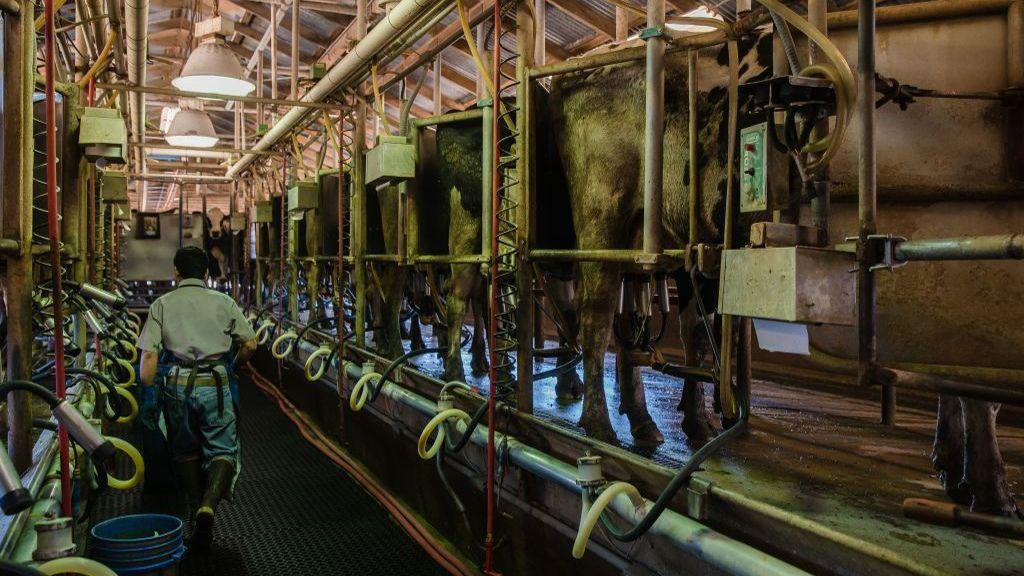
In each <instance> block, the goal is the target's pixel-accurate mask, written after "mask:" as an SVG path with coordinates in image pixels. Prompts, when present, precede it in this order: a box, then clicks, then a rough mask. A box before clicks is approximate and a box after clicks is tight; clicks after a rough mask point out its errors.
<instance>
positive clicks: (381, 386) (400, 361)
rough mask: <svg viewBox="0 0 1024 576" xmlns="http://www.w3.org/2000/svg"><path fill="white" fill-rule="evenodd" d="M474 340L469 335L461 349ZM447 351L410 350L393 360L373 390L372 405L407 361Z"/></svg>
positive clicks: (435, 348)
mask: <svg viewBox="0 0 1024 576" xmlns="http://www.w3.org/2000/svg"><path fill="white" fill-rule="evenodd" d="M472 340H473V335H472V334H469V335H467V336H466V339H465V340H463V341H462V343H461V344H459V349H460V350H461V349H463V348H465V347H466V344H469V343H470V342H471V341H472ZM447 349H448V347H447V346H435V347H433V348H423V349H422V350H409V351H408V352H406V353H405V354H402V355H401V356H399V357H398V358H395V359H394V360H392V361H391V364H388V367H387V368H386V369H385V370H384V372H383V373H382V374H381V375H380V378H378V379H377V386H376V387H375V388H374V389H373V394H372V395H371V396H370V399H369V402H370V403H371V404H372V403H373V402H376V400H377V397H378V396H380V391H381V390H383V389H384V384H386V383H387V381H388V377H389V376H391V373H392V372H394V371H395V370H396V369H397V368H398V367H399V366H401V365H402V364H404V363H405V362H406V361H407V360H409V359H410V358H415V357H417V356H425V355H427V354H437V353H440V352H444V351H445V350H447ZM395 384H397V382H395Z"/></svg>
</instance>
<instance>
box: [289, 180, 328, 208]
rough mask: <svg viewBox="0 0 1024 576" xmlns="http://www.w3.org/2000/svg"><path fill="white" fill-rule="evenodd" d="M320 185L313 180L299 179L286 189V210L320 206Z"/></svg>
mask: <svg viewBox="0 0 1024 576" xmlns="http://www.w3.org/2000/svg"><path fill="white" fill-rule="evenodd" d="M319 192H320V187H319V186H317V183H316V181H314V180H300V181H298V182H296V183H295V184H294V185H293V186H292V187H291V188H289V189H288V212H289V213H295V212H298V211H300V210H316V209H317V208H319V207H320V201H319V195H320V194H319Z"/></svg>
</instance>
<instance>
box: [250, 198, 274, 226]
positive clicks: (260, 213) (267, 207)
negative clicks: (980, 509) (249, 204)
mask: <svg viewBox="0 0 1024 576" xmlns="http://www.w3.org/2000/svg"><path fill="white" fill-rule="evenodd" d="M253 211H254V212H255V214H254V216H253V221H255V222H256V223H257V224H272V223H273V222H274V203H273V202H272V201H270V200H263V201H261V202H257V203H256V205H255V206H254V207H253Z"/></svg>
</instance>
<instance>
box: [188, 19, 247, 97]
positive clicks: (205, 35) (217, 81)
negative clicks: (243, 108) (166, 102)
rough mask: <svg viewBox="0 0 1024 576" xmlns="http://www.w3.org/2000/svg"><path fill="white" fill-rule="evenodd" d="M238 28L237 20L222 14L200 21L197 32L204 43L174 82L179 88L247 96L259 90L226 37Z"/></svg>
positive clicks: (194, 52)
mask: <svg viewBox="0 0 1024 576" xmlns="http://www.w3.org/2000/svg"><path fill="white" fill-rule="evenodd" d="M234 29H235V24H234V20H231V19H230V18H224V17H222V16H217V17H215V18H210V19H208V20H204V21H202V22H199V23H197V24H196V29H195V35H196V37H197V38H199V39H200V43H199V45H198V46H196V48H195V50H193V51H192V53H191V54H189V56H188V60H186V61H185V66H183V67H182V69H181V75H180V76H178V77H177V78H175V79H173V80H171V84H173V85H174V87H175V88H177V89H178V90H184V91H188V92H204V93H209V94H218V95H223V96H247V95H249V94H250V93H251V92H252V91H253V90H255V89H256V85H255V84H253V83H252V82H251V81H250V80H249V79H248V78H246V75H245V69H243V68H242V65H241V63H239V61H238V57H237V56H235V53H234V52H232V51H231V48H229V47H228V46H227V44H226V43H225V42H224V40H223V39H224V38H225V37H226V36H230V35H231V34H232V33H234Z"/></svg>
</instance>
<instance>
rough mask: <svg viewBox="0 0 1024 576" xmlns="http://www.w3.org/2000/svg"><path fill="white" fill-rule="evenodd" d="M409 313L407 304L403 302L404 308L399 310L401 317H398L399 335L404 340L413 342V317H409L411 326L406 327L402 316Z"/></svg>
mask: <svg viewBox="0 0 1024 576" xmlns="http://www.w3.org/2000/svg"><path fill="white" fill-rule="evenodd" d="M407 311H408V306H406V305H405V303H404V302H403V304H402V306H401V307H400V308H399V309H398V313H399V316H398V333H399V335H400V336H401V337H402V340H411V339H412V325H413V320H412V317H411V316H410V317H409V326H408V327H406V325H405V322H403V321H402V316H401V315H403V314H405V313H406V312H407Z"/></svg>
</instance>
